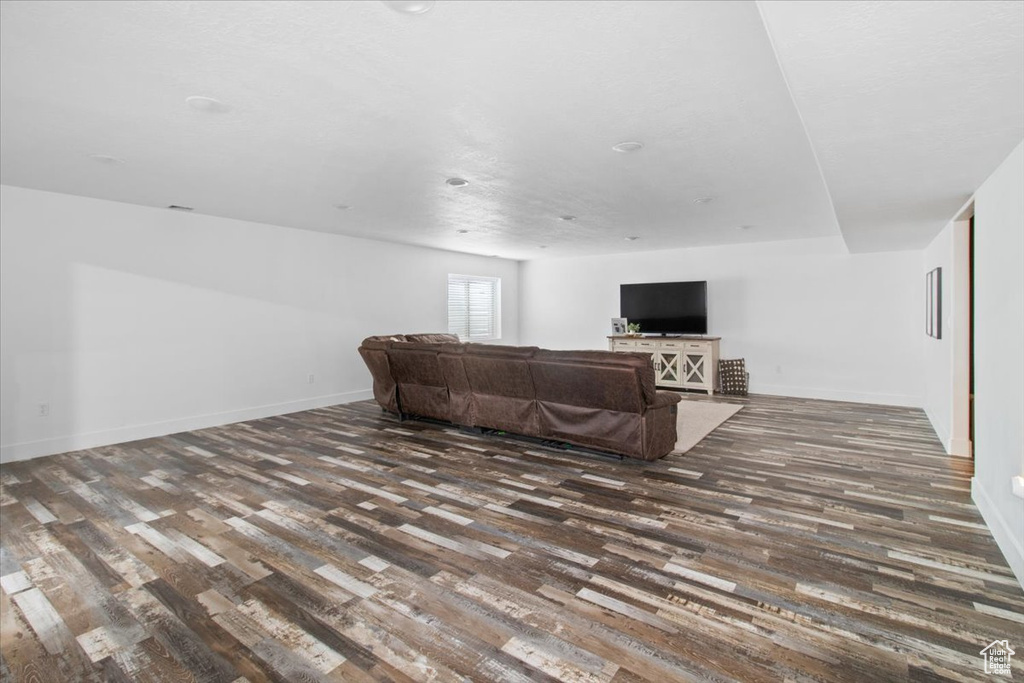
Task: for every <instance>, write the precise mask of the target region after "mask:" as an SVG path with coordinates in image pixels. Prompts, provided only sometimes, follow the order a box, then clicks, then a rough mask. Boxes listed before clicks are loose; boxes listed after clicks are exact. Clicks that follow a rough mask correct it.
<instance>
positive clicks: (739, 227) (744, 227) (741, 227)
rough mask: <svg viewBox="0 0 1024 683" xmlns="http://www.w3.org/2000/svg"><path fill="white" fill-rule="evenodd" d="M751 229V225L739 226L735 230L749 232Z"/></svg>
mask: <svg viewBox="0 0 1024 683" xmlns="http://www.w3.org/2000/svg"><path fill="white" fill-rule="evenodd" d="M753 227H754V226H753V225H740V226H738V227H737V228H736V229H737V230H750V229H752V228H753Z"/></svg>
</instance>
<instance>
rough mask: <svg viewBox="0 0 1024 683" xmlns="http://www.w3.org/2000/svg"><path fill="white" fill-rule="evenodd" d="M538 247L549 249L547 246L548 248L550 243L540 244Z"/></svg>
mask: <svg viewBox="0 0 1024 683" xmlns="http://www.w3.org/2000/svg"><path fill="white" fill-rule="evenodd" d="M537 248H538V249H547V248H548V245H546V244H542V245H540V246H539V247H537Z"/></svg>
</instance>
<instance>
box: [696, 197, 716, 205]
mask: <svg viewBox="0 0 1024 683" xmlns="http://www.w3.org/2000/svg"><path fill="white" fill-rule="evenodd" d="M713 201H715V198H714V197H697V198H696V199H694V200H693V203H694V204H710V203H711V202H713Z"/></svg>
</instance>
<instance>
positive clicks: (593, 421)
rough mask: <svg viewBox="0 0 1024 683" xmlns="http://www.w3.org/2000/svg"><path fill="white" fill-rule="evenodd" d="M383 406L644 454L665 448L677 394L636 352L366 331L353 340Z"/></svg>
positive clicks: (672, 431)
mask: <svg viewBox="0 0 1024 683" xmlns="http://www.w3.org/2000/svg"><path fill="white" fill-rule="evenodd" d="M359 354H360V355H361V356H362V357H363V360H364V361H365V362H366V365H367V367H368V368H369V369H370V374H371V375H372V376H373V395H374V398H376V400H377V402H378V403H379V404H380V405H381V406H382V407H383V408H384V409H386V410H389V411H391V412H394V413H398V414H399V415H402V416H409V417H426V418H433V419H435V420H443V421H445V422H451V423H453V424H457V425H461V426H465V427H479V428H487V429H497V430H502V431H507V432H513V433H516V434H523V435H526V436H532V437H538V438H542V439H549V440H555V441H560V442H567V443H571V444H576V445H579V446H585V447H588V448H594V449H598V450H602V451H609V452H611V453H617V454H621V455H626V456H630V457H633V458H641V459H643V460H655V459H657V458H660V457H662V456H665V455H667V454H668V453H670V452H671V451H672V448H673V447H674V446H675V442H676V410H677V408H676V404H677V403H678V402H679V400H680V397H679V396H678V395H677V394H673V393H671V392H667V391H657V390H655V387H654V369H653V368H652V367H651V359H650V357H649V356H647V355H645V354H639V353H636V354H634V353H611V352H609V351H547V350H544V349H539V348H537V347H535V346H495V345H489V344H462V343H460V342H459V341H458V338H457V337H455V336H454V335H446V334H410V335H391V336H377V337H368V338H367V339H365V340H363V343H362V345H361V346H360V347H359Z"/></svg>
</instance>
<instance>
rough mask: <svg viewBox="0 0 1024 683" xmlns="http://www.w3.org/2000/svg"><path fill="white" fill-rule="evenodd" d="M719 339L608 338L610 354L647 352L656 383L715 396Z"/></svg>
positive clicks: (681, 337)
mask: <svg viewBox="0 0 1024 683" xmlns="http://www.w3.org/2000/svg"><path fill="white" fill-rule="evenodd" d="M720 339H721V337H688V336H678V337H629V336H618V335H616V336H613V337H608V349H609V350H610V351H618V352H620V353H621V352H629V351H632V352H634V353H649V354H651V358H652V360H653V361H654V376H655V383H656V384H657V385H658V386H659V387H669V388H671V389H699V390H701V391H706V392H708V395H709V396H710V395H711V394H714V393H715V389H716V388H717V386H718V341H719V340H720Z"/></svg>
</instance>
